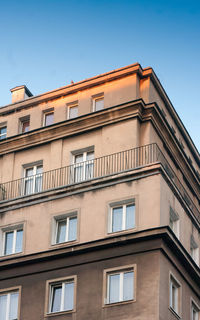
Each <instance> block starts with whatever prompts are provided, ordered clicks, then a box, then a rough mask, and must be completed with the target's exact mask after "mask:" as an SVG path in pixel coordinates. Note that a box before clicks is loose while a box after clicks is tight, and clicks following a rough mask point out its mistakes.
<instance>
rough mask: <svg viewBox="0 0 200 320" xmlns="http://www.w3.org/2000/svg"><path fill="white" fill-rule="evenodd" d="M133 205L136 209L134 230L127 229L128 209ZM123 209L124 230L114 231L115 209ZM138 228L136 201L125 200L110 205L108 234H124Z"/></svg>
mask: <svg viewBox="0 0 200 320" xmlns="http://www.w3.org/2000/svg"><path fill="white" fill-rule="evenodd" d="M130 205H133V206H134V208H135V217H134V218H135V219H134V226H133V228H128V229H126V207H127V206H130ZM120 207H122V230H119V231H112V222H113V214H114V213H113V209H116V208H120ZM135 228H136V204H135V199H129V200H123V201H119V202H114V203H111V204H109V221H108V233H117V232H124V231H128V230H133V229H135Z"/></svg>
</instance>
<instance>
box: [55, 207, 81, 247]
mask: <svg viewBox="0 0 200 320" xmlns="http://www.w3.org/2000/svg"><path fill="white" fill-rule="evenodd" d="M76 239H77V214H76V213H74V214H70V215H68V216H65V217H62V218H59V219H57V220H56V233H55V243H57V244H58V243H63V242H68V241H74V240H76Z"/></svg>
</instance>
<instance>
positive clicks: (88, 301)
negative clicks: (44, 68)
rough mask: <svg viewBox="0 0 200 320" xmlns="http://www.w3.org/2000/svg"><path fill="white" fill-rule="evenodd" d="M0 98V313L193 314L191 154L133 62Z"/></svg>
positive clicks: (194, 162)
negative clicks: (5, 99) (63, 83)
mask: <svg viewBox="0 0 200 320" xmlns="http://www.w3.org/2000/svg"><path fill="white" fill-rule="evenodd" d="M11 95H12V103H11V104H10V105H7V106H4V107H1V108H0V251H1V254H0V320H14V319H18V320H41V319H45V320H48V319H49V320H50V319H51V320H54V319H55V320H64V319H65V320H86V319H90V320H112V319H115V320H133V319H134V320H147V319H150V320H173V319H174V320H175V319H183V320H199V319H200V269H199V262H200V261H199V259H200V258H199V246H200V236H199V226H200V155H199V153H198V150H197V149H196V147H195V145H194V143H193V141H192V140H191V138H190V136H189V134H188V132H187V130H186V129H185V127H184V125H183V123H182V122H181V120H180V118H179V116H178V114H177V113H176V111H175V109H174V107H173V106H172V104H171V102H170V100H169V98H168V96H167V94H166V93H165V91H164V89H163V87H162V85H161V83H160V82H159V80H158V78H157V76H156V75H155V73H154V71H153V69H152V68H144V69H143V68H142V67H141V66H140V65H139V64H138V63H136V64H133V65H129V66H126V67H123V68H120V69H117V70H113V71H110V72H108V73H105V74H101V75H98V76H96V77H93V78H90V79H86V80H83V81H80V82H77V83H72V84H70V85H67V86H65V87H62V88H59V89H56V90H53V91H50V92H47V93H44V94H41V95H38V96H33V95H32V93H31V92H30V91H29V90H28V88H27V87H26V86H18V87H15V88H13V89H11Z"/></svg>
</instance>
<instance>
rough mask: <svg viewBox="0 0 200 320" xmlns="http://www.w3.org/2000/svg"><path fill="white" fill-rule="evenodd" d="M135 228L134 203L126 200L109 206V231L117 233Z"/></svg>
mask: <svg viewBox="0 0 200 320" xmlns="http://www.w3.org/2000/svg"><path fill="white" fill-rule="evenodd" d="M134 227H135V202H134V200H133V199H132V200H126V201H122V202H118V203H113V204H111V205H110V214H109V228H108V229H109V230H108V232H119V231H124V230H129V229H132V228H134Z"/></svg>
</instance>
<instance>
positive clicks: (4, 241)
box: [2, 224, 24, 256]
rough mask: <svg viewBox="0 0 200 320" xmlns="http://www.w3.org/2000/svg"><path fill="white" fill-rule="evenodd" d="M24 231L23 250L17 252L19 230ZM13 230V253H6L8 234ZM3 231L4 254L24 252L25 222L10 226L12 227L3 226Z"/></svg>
mask: <svg viewBox="0 0 200 320" xmlns="http://www.w3.org/2000/svg"><path fill="white" fill-rule="evenodd" d="M20 230H22V231H23V239H22V250H21V251H20V252H16V240H17V231H20ZM10 232H13V241H12V253H10V254H6V253H5V248H6V234H7V233H10ZM2 233H3V246H2V256H10V255H11V254H20V253H22V252H23V240H24V226H23V224H21V225H18V226H14V227H12V228H11V227H10V228H2Z"/></svg>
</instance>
